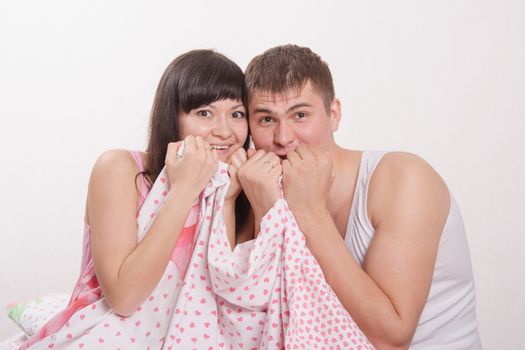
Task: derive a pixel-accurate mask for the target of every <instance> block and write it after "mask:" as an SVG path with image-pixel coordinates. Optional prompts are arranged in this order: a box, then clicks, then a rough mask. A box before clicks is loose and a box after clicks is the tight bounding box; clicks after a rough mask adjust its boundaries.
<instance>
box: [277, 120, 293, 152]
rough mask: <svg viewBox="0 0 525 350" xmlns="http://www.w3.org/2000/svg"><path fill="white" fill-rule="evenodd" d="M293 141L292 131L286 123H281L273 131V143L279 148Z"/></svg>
mask: <svg viewBox="0 0 525 350" xmlns="http://www.w3.org/2000/svg"><path fill="white" fill-rule="evenodd" d="M294 140H295V134H294V132H293V129H292V128H291V127H290V126H289V125H288V124H287V123H281V124H279V126H278V127H277V128H276V130H275V135H274V142H275V143H276V144H278V145H279V146H282V147H286V146H287V145H289V144H290V143H291V142H292V141H294Z"/></svg>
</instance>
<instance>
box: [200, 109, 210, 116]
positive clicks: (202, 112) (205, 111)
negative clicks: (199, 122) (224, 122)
mask: <svg viewBox="0 0 525 350" xmlns="http://www.w3.org/2000/svg"><path fill="white" fill-rule="evenodd" d="M197 115H198V116H199V117H210V116H211V113H210V112H209V111H207V110H201V111H197Z"/></svg>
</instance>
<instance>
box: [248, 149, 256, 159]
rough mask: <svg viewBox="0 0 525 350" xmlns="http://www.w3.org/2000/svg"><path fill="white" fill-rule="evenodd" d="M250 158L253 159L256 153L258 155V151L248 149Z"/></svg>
mask: <svg viewBox="0 0 525 350" xmlns="http://www.w3.org/2000/svg"><path fill="white" fill-rule="evenodd" d="M247 153H248V158H251V157H252V156H253V155H254V154H255V153H257V151H256V150H255V148H248V151H247Z"/></svg>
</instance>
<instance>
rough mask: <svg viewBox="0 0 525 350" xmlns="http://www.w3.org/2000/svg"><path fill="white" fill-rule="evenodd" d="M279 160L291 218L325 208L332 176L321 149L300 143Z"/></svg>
mask: <svg viewBox="0 0 525 350" xmlns="http://www.w3.org/2000/svg"><path fill="white" fill-rule="evenodd" d="M287 158H288V159H286V160H284V161H283V191H284V198H285V199H286V201H287V202H288V205H289V206H290V209H291V210H292V212H293V214H294V216H295V218H296V219H297V221H298V222H299V224H301V221H302V220H304V219H306V218H308V217H312V215H315V214H319V213H321V212H323V211H327V210H328V195H329V193H330V189H331V187H332V183H333V180H334V176H333V173H332V162H331V160H330V158H329V157H328V154H327V153H325V152H320V151H317V150H315V149H313V148H311V147H309V146H306V145H300V146H299V147H297V148H296V149H295V151H291V152H289V153H288V155H287Z"/></svg>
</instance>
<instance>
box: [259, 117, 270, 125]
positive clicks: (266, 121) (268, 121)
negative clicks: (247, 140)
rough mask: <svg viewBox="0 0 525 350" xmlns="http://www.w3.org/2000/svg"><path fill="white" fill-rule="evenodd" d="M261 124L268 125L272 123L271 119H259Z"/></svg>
mask: <svg viewBox="0 0 525 350" xmlns="http://www.w3.org/2000/svg"><path fill="white" fill-rule="evenodd" d="M259 121H260V122H261V123H262V124H268V123H271V122H272V117H262V118H260V119H259Z"/></svg>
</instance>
